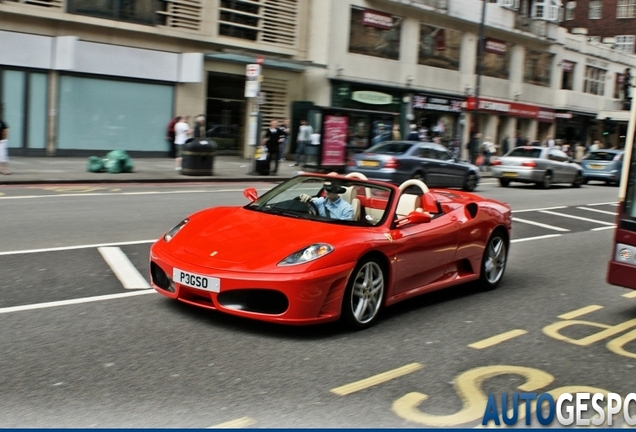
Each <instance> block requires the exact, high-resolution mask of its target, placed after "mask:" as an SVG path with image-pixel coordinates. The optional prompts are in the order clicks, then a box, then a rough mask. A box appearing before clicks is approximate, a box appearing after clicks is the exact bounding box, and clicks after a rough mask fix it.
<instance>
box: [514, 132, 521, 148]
mask: <svg viewBox="0 0 636 432" xmlns="http://www.w3.org/2000/svg"><path fill="white" fill-rule="evenodd" d="M522 145H523V140H522V139H521V132H519V131H517V133H516V135H515V147H521V146H522Z"/></svg>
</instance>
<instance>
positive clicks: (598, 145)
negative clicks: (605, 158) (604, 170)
mask: <svg viewBox="0 0 636 432" xmlns="http://www.w3.org/2000/svg"><path fill="white" fill-rule="evenodd" d="M600 148H601V142H600V141H599V140H594V143H593V144H592V145H591V146H590V150H591V151H594V150H599V149H600Z"/></svg>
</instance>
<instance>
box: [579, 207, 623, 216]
mask: <svg viewBox="0 0 636 432" xmlns="http://www.w3.org/2000/svg"><path fill="white" fill-rule="evenodd" d="M577 209H579V210H587V211H591V212H596V213H603V214H608V215H612V216H616V212H611V211H607V210H599V209H594V208H589V207H577Z"/></svg>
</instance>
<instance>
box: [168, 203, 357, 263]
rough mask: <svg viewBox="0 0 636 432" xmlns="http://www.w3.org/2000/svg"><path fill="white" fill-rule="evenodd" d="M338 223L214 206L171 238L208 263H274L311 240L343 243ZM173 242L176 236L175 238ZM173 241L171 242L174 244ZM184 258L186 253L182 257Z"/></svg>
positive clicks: (183, 248) (311, 241)
mask: <svg viewBox="0 0 636 432" xmlns="http://www.w3.org/2000/svg"><path fill="white" fill-rule="evenodd" d="M347 229H353V230H356V229H357V230H359V229H363V228H358V227H344V226H342V225H338V224H331V223H323V222H316V221H309V220H305V219H296V218H292V217H286V216H279V215H272V214H267V213H262V212H259V211H253V210H246V209H244V208H228V207H217V208H214V209H209V210H205V211H203V212H200V213H197V214H196V215H194V216H193V217H191V218H190V222H188V224H187V225H186V226H185V227H184V228H183V229H182V231H181V232H179V234H178V235H177V236H175V238H174V239H173V240H172V241H171V242H170V246H171V249H172V250H173V251H176V250H181V251H183V252H184V253H185V254H186V255H190V256H193V257H197V258H203V259H211V260H212V261H210V263H211V264H212V265H214V263H219V264H221V263H225V264H247V263H250V262H252V261H255V260H260V261H261V263H262V264H263V265H266V264H274V265H275V264H276V263H278V262H279V261H280V260H282V259H284V258H285V257H287V256H288V255H290V254H292V253H294V252H296V251H298V250H300V249H303V248H305V247H306V246H309V245H311V244H314V243H329V244H331V245H333V246H335V244H334V242H336V241H338V242H339V243H342V242H343V241H342V238H343V230H347ZM177 239H178V241H176V242H175V240H177ZM173 243H174V244H173ZM184 258H185V257H184Z"/></svg>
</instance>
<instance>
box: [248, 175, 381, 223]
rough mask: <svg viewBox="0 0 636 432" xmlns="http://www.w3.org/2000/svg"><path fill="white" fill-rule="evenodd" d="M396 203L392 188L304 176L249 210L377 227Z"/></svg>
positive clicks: (277, 190) (258, 201) (279, 188)
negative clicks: (393, 203)
mask: <svg viewBox="0 0 636 432" xmlns="http://www.w3.org/2000/svg"><path fill="white" fill-rule="evenodd" d="M326 188H333V191H334V193H332V194H328V193H327V190H326ZM329 195H331V197H330V196H329ZM330 198H331V200H330ZM334 198H335V199H334ZM392 200H393V189H392V188H391V187H390V186H379V185H375V184H371V183H367V182H364V181H361V180H356V179H353V178H344V177H333V178H330V177H329V176H326V177H325V176H321V177H318V176H315V177H314V176H309V175H302V176H298V177H294V178H292V179H290V180H288V181H286V182H284V183H282V184H280V185H278V186H276V187H275V188H273V189H272V190H270V191H268V192H267V193H265V194H264V195H263V196H261V197H259V198H258V199H257V200H256V201H254V202H252V203H250V204H248V205H247V206H245V208H246V209H249V210H255V211H261V212H264V213H270V214H276V215H280V216H284V217H291V218H302V219H309V220H315V221H318V222H326V223H337V224H342V225H354V226H356V225H357V226H374V225H379V224H381V223H383V221H384V220H385V219H386V217H387V214H388V209H389V208H390V207H391V202H392ZM342 201H344V203H343V202H342ZM331 204H333V206H332V205H331ZM325 208H326V210H325ZM330 209H331V211H330ZM352 214H353V215H352Z"/></svg>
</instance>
